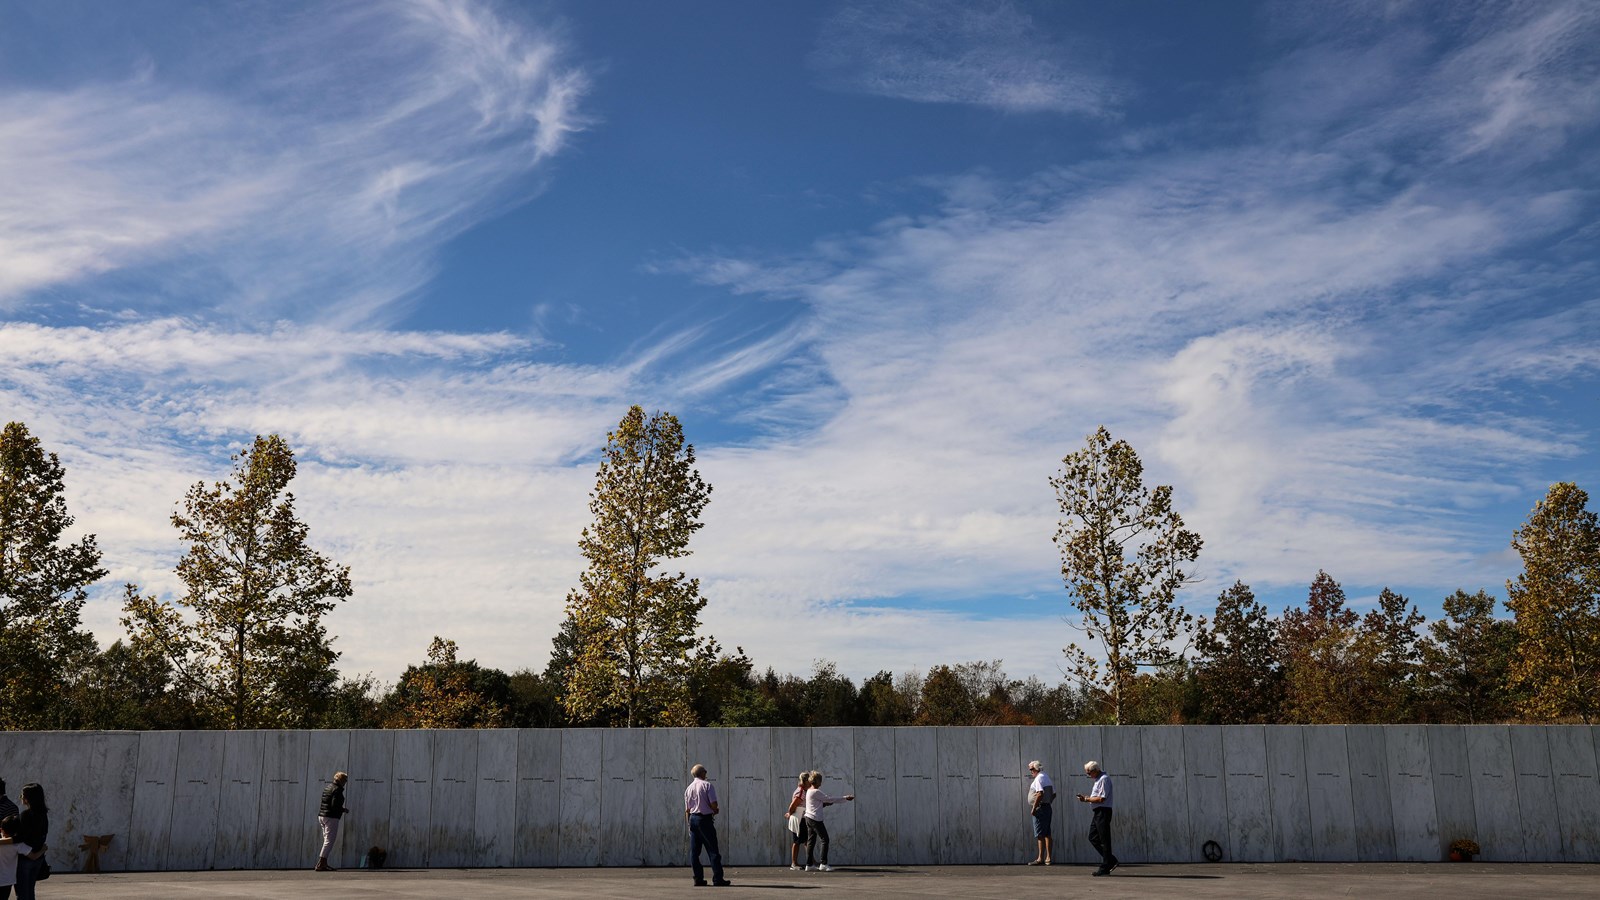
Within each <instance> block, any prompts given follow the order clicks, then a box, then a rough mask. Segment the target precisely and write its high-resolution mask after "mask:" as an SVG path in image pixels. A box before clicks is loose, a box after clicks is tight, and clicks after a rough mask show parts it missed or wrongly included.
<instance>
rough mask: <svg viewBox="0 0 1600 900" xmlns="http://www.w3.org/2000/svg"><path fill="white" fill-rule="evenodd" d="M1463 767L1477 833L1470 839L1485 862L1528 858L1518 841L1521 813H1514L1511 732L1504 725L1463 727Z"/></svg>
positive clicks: (1519, 838) (1514, 766)
mask: <svg viewBox="0 0 1600 900" xmlns="http://www.w3.org/2000/svg"><path fill="white" fill-rule="evenodd" d="M1461 730H1462V734H1463V736H1464V737H1465V738H1466V741H1467V765H1468V767H1469V769H1468V772H1469V774H1470V775H1471V777H1472V809H1473V812H1474V814H1475V818H1476V820H1477V831H1476V832H1474V833H1473V834H1471V835H1458V836H1459V837H1471V838H1473V839H1474V840H1476V841H1477V842H1478V846H1479V847H1480V848H1482V850H1483V852H1482V854H1481V855H1480V856H1479V857H1478V858H1479V859H1482V860H1484V861H1486V862H1521V861H1524V860H1527V859H1529V856H1528V853H1527V850H1526V848H1525V847H1524V846H1523V841H1522V814H1521V813H1520V812H1519V811H1518V810H1519V809H1520V805H1519V803H1518V801H1517V767H1516V763H1515V761H1514V760H1513V759H1512V757H1511V730H1510V729H1509V728H1507V727H1506V726H1504V725H1466V726H1463V727H1462V729H1461Z"/></svg>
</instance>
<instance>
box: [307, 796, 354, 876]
mask: <svg viewBox="0 0 1600 900" xmlns="http://www.w3.org/2000/svg"><path fill="white" fill-rule="evenodd" d="M349 780H350V776H349V775H346V774H345V773H343V772H335V773H333V782H332V783H330V784H329V785H328V786H327V787H325V788H323V789H322V802H321V803H319V804H318V805H317V824H319V825H321V826H322V852H321V853H320V854H318V855H317V865H316V868H315V869H313V870H312V871H316V872H332V871H334V868H333V866H330V865H328V854H329V853H331V852H333V842H334V841H335V840H338V838H339V822H340V820H341V819H343V818H344V814H345V813H347V812H349V811H350V810H349V809H347V808H346V807H345V805H344V784H345V782H347V781H349Z"/></svg>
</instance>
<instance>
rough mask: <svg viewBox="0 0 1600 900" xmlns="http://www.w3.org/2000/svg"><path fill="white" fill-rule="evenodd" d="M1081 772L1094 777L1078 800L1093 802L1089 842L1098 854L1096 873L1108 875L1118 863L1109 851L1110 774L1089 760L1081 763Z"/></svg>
mask: <svg viewBox="0 0 1600 900" xmlns="http://www.w3.org/2000/svg"><path fill="white" fill-rule="evenodd" d="M1083 774H1084V775H1087V776H1088V777H1090V778H1093V779H1094V787H1092V788H1090V789H1089V793H1088V794H1087V795H1084V794H1079V795H1078V802H1080V803H1092V804H1094V818H1093V819H1091V820H1090V821H1089V843H1090V844H1092V845H1094V849H1095V851H1096V852H1098V853H1099V854H1100V868H1098V869H1095V870H1094V874H1096V875H1110V874H1111V870H1112V869H1115V868H1116V867H1117V866H1118V865H1120V863H1118V861H1117V856H1116V854H1114V853H1112V852H1111V776H1110V775H1107V774H1106V773H1105V772H1103V771H1101V770H1100V764H1099V763H1097V762H1095V761H1094V760H1092V759H1091V760H1089V761H1088V762H1086V763H1084V764H1083Z"/></svg>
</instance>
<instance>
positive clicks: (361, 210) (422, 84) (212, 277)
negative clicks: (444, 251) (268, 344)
mask: <svg viewBox="0 0 1600 900" xmlns="http://www.w3.org/2000/svg"><path fill="white" fill-rule="evenodd" d="M261 24H262V27H263V30H264V31H265V33H264V34H261V35H256V36H255V39H254V40H252V41H251V42H249V43H248V44H247V45H246V44H244V43H243V42H242V38H241V35H239V34H238V33H230V32H221V33H218V34H215V35H209V37H211V38H213V39H214V40H215V45H216V46H215V48H214V49H215V51H216V52H213V53H212V54H210V55H208V56H205V57H202V58H200V59H199V61H198V62H196V61H189V62H190V63H191V65H176V64H172V63H169V64H168V65H169V67H170V68H176V69H179V70H181V71H183V72H185V73H186V77H184V78H181V79H180V78H177V77H172V78H169V77H166V76H164V75H163V72H164V71H165V70H164V69H160V68H151V67H147V68H145V69H142V70H140V71H136V72H132V73H128V74H124V75H120V76H112V77H108V78H105V79H102V80H98V81H95V82H91V83H84V84H80V85H77V86H75V87H72V88H69V89H60V90H43V89H38V88H34V89H25V90H14V89H13V90H7V91H5V92H3V93H0V162H3V164H4V167H5V169H6V172H7V180H8V185H10V187H8V189H7V190H6V191H4V192H0V253H4V255H5V257H6V258H7V264H6V266H5V267H4V268H3V270H0V309H6V308H9V309H11V310H13V311H16V310H20V309H24V308H26V307H27V306H28V305H29V302H30V299H29V298H30V297H32V296H35V295H36V294H37V292H38V291H40V290H42V289H45V288H49V287H52V286H59V285H68V284H72V283H75V282H79V281H82V280H83V279H85V278H89V277H92V276H95V275H97V274H102V273H107V272H112V271H117V272H119V273H120V275H121V277H123V278H125V279H127V280H128V282H129V287H128V289H127V290H125V291H124V292H123V293H121V295H120V296H118V295H112V296H111V297H109V298H107V299H104V300H98V301H97V303H102V304H104V306H103V307H102V308H109V309H110V310H112V311H116V310H120V309H124V308H131V309H136V310H139V311H141V312H144V313H147V314H148V313H150V312H155V313H158V314H159V313H161V312H166V311H171V310H173V309H177V308H183V309H185V310H187V311H190V312H192V311H193V308H194V305H196V304H198V305H199V306H201V307H202V308H205V309H208V310H210V311H211V313H212V314H215V315H219V316H224V317H228V316H231V317H233V318H234V319H235V320H244V321H252V320H259V319H261V318H268V319H270V318H274V317H289V318H295V319H308V318H314V319H318V320H321V321H325V322H329V323H334V324H339V325H353V324H359V323H363V322H366V321H369V320H371V319H373V318H374V317H382V316H384V315H385V314H392V309H393V307H394V305H395V304H396V303H397V302H398V301H402V300H404V299H405V298H407V297H408V296H409V295H410V294H411V293H412V292H413V291H415V290H416V289H417V288H418V287H419V286H421V285H422V284H423V283H425V281H426V280H427V279H428V278H429V277H430V276H431V275H432V272H433V263H432V256H431V251H432V250H433V249H434V248H436V247H437V246H438V245H439V244H440V243H442V242H443V241H445V240H448V239H449V238H450V237H452V236H454V235H455V234H457V233H459V232H460V230H461V229H463V228H464V227H466V226H467V225H469V224H471V223H472V222H475V221H478V220H479V219H481V218H482V217H483V216H484V215H485V214H487V213H489V212H492V211H493V210H496V209H501V208H504V206H505V205H506V204H507V203H508V202H510V201H512V200H514V199H519V198H525V197H526V196H528V194H529V193H530V191H531V187H530V185H529V184H527V183H526V182H525V181H524V179H525V178H526V177H527V176H528V175H529V173H531V172H534V171H535V170H536V169H537V168H538V167H539V166H540V164H542V163H543V162H545V161H546V160H548V159H549V158H550V157H551V156H552V155H553V154H555V153H556V152H557V151H558V150H559V149H560V148H561V147H562V146H563V145H564V144H565V143H566V142H567V141H568V140H569V139H570V137H571V135H572V134H573V133H574V132H575V131H577V130H580V129H581V128H583V127H584V126H585V124H586V118H585V116H584V114H583V113H582V112H581V111H580V110H579V106H578V104H579V101H580V100H581V98H582V97H583V95H584V93H585V91H586V90H587V84H588V82H587V76H586V75H585V74H584V72H583V71H582V70H581V69H579V68H577V67H575V66H573V65H571V64H569V63H567V62H565V58H566V56H567V55H568V51H566V49H565V48H564V45H563V43H562V41H561V39H560V37H559V35H558V34H555V33H539V32H535V31H532V30H530V29H529V28H526V27H523V26H520V25H517V24H513V23H511V22H509V21H507V20H506V19H503V18H501V17H499V16H497V15H495V14H494V13H493V12H491V11H489V10H487V9H486V8H484V7H482V6H479V5H477V4H473V3H468V2H457V0H411V2H404V3H395V4H385V5H380V6H375V5H361V4H356V5H346V6H339V7H333V8H328V7H323V8H321V9H320V11H319V12H318V13H317V14H316V15H310V14H309V13H307V12H306V11H301V13H300V14H298V15H296V14H288V13H286V14H284V15H282V16H279V17H275V18H273V19H272V21H270V22H264V23H261ZM204 43H205V42H204V41H202V44H204ZM193 67H198V68H199V69H200V70H201V71H202V72H204V73H205V75H209V76H211V77H209V78H207V77H195V76H194V75H193V74H192V73H193ZM230 67H231V68H230ZM212 70H215V71H212ZM241 70H242V71H241ZM309 98H316V99H315V101H314V102H310V100H309ZM286 259H290V260H293V264H292V265H288V266H286V265H284V260H286ZM174 267H181V269H180V270H176V271H175V268H174ZM151 288H153V289H151Z"/></svg>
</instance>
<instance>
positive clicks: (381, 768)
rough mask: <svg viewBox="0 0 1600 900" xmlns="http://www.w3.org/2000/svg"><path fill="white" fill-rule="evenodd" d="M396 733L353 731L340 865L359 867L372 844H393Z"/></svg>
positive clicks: (341, 827) (340, 844) (351, 733)
mask: <svg viewBox="0 0 1600 900" xmlns="http://www.w3.org/2000/svg"><path fill="white" fill-rule="evenodd" d="M395 734H396V732H394V731H387V730H365V729H363V730H357V731H352V732H350V762H349V765H348V766H346V767H345V772H347V773H348V774H349V775H350V780H349V782H347V783H346V784H345V787H344V805H345V806H347V807H349V808H350V812H348V813H346V814H345V817H344V821H343V822H342V823H341V824H340V825H339V841H338V843H337V844H336V845H335V846H334V849H335V850H337V851H338V853H339V860H340V861H339V863H337V864H336V867H338V868H346V869H352V868H358V867H360V865H361V860H362V858H363V857H364V856H366V853H367V850H369V849H370V848H372V847H382V848H384V849H385V850H386V851H387V850H388V848H389V805H390V803H391V802H392V801H393V799H394V798H393V793H394V783H393V782H394V736H395ZM329 862H330V864H331V863H332V861H331V860H330V861H329Z"/></svg>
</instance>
